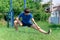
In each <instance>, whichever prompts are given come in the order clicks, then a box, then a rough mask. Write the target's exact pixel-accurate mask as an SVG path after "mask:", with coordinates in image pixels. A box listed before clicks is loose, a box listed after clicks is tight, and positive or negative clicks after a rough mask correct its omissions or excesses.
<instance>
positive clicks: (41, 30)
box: [32, 24, 50, 34]
mask: <svg viewBox="0 0 60 40" xmlns="http://www.w3.org/2000/svg"><path fill="white" fill-rule="evenodd" d="M32 27H33V28H34V29H36V30H38V31H39V32H42V33H44V34H49V33H50V30H49V31H48V32H46V31H44V30H43V29H41V28H40V27H39V26H37V25H35V24H33V25H32Z"/></svg>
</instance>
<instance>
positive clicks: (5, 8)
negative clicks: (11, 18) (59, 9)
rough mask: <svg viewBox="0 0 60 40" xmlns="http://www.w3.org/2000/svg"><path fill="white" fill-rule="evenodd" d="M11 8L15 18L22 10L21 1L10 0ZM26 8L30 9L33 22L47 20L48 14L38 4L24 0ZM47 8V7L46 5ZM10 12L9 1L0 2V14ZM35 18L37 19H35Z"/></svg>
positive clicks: (2, 0) (22, 3) (22, 4)
mask: <svg viewBox="0 0 60 40" xmlns="http://www.w3.org/2000/svg"><path fill="white" fill-rule="evenodd" d="M12 1H13V3H12V6H13V11H14V15H15V16H17V15H18V14H20V13H21V12H22V11H23V10H24V1H23V0H12ZM26 1H27V2H26V7H27V8H30V10H31V12H32V13H33V15H34V18H35V20H37V21H38V20H46V19H48V16H49V15H48V14H46V13H45V8H44V7H43V6H42V4H40V1H41V0H39V2H38V1H37V2H35V1H32V0H26ZM46 6H47V5H46ZM9 10H10V1H9V0H0V12H1V13H6V12H9ZM36 16H37V17H36Z"/></svg>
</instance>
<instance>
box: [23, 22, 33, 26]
mask: <svg viewBox="0 0 60 40" xmlns="http://www.w3.org/2000/svg"><path fill="white" fill-rule="evenodd" d="M22 24H23V26H28V27H31V25H32V24H33V23H27V24H26V23H24V22H23V21H22Z"/></svg>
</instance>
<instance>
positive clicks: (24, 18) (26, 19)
mask: <svg viewBox="0 0 60 40" xmlns="http://www.w3.org/2000/svg"><path fill="white" fill-rule="evenodd" d="M18 18H22V21H23V22H24V23H26V24H28V23H31V22H32V21H31V19H32V18H33V16H32V14H31V13H29V15H25V14H24V13H21V14H19V16H18Z"/></svg>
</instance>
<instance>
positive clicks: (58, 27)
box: [49, 24, 60, 29]
mask: <svg viewBox="0 0 60 40" xmlns="http://www.w3.org/2000/svg"><path fill="white" fill-rule="evenodd" d="M49 28H52V29H60V25H56V24H51V25H49Z"/></svg>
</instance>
